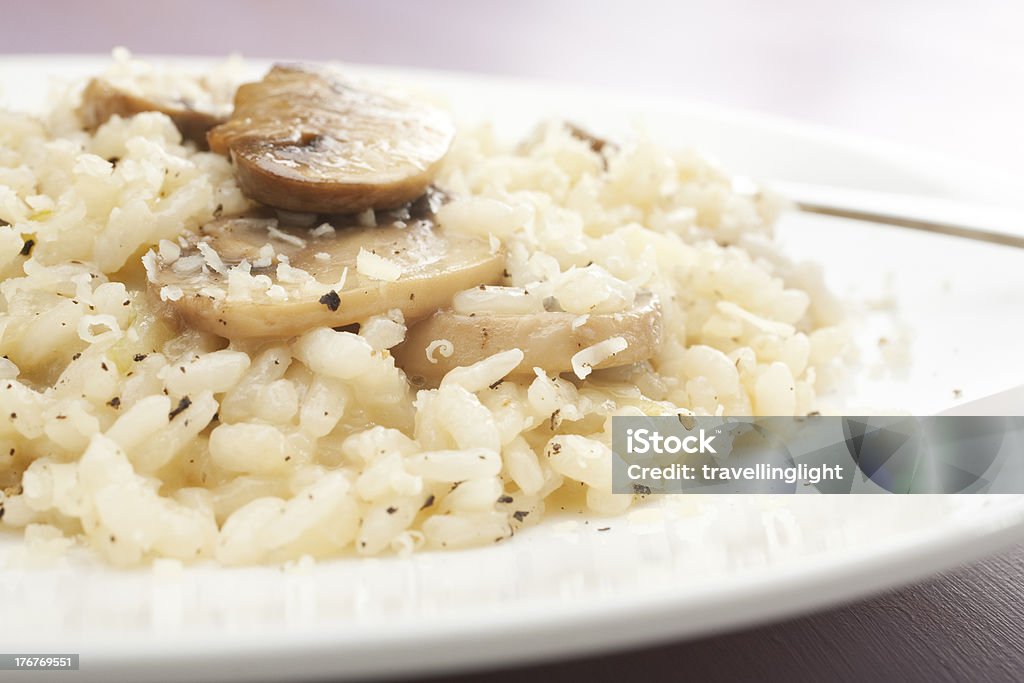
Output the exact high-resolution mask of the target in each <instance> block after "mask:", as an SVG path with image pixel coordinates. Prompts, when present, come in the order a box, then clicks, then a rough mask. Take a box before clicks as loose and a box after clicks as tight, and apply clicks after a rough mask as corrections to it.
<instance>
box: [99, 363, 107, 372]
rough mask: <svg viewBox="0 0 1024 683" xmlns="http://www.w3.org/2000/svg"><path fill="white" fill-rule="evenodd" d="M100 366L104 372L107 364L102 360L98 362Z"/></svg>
mask: <svg viewBox="0 0 1024 683" xmlns="http://www.w3.org/2000/svg"><path fill="white" fill-rule="evenodd" d="M100 368H102V369H103V372H106V371H107V364H106V363H103V362H100Z"/></svg>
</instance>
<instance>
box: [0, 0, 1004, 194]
mask: <svg viewBox="0 0 1024 683" xmlns="http://www.w3.org/2000/svg"><path fill="white" fill-rule="evenodd" d="M0 16H2V17H3V19H2V24H3V36H4V37H3V42H2V45H0V50H2V51H3V52H4V53H7V54H15V53H37V54H38V53H103V52H108V51H109V50H110V48H111V47H113V46H115V45H124V46H126V47H128V48H130V49H131V50H132V51H133V52H136V53H139V54H202V55H225V54H227V53H229V52H233V51H237V52H241V53H242V54H243V55H245V56H250V57H281V58H304V59H334V60H344V61H350V62H358V63H365V64H382V65H397V66H415V67H421V68H434V69H454V70H460V71H474V72H481V73H493V74H502V75H509V76H518V77H528V78H540V79H545V80H554V81H566V82H574V83H583V84H591V85H596V86H602V87H611V88H616V89H619V90H622V91H625V92H630V91H633V92H644V93H662V94H671V95H674V96H679V97H683V98H688V99H692V100H699V101H705V102H713V103H717V104H721V105H729V106H735V107H742V108H747V109H753V110H758V111H762V112H768V113H773V114H777V115H782V116H786V117H791V118H798V119H802V120H805V121H813V122H816V123H821V124H826V125H832V126H840V127H843V128H846V129H851V130H854V131H857V132H860V133H863V134H868V135H872V136H876V137H881V138H884V139H888V140H891V141H895V142H899V143H904V144H907V145H911V146H915V147H923V148H928V149H931V150H932V151H934V152H939V153H943V154H947V155H950V156H953V157H957V158H960V159H964V160H969V161H974V162H980V163H984V164H987V165H991V166H995V167H999V168H1001V169H1002V170H1004V171H1011V172H1014V173H1017V174H1019V175H1021V176H1024V125H1022V124H1024V87H1022V84H1024V39H1022V38H1021V27H1022V26H1024V2H1019V1H1017V0H972V1H971V2H966V1H955V0H859V1H844V2H816V1H814V0H774V1H772V2H764V1H762V0H714V1H704V2H667V1H666V0H629V1H628V2H627V1H611V0H590V1H586V0H517V1H516V2H507V3H498V2H479V1H476V2H474V1H473V0H419V1H415V0H373V1H372V2H371V1H367V0H362V1H351V0H337V1H331V0H253V1H249V2H243V1H241V0H219V1H217V2H210V1H209V0H176V1H175V2H167V3H157V2H133V1H124V0H90V1H89V2H81V1H77V0H34V1H33V2H31V3H29V2H24V1H22V0H0ZM0 68H3V67H2V66H0Z"/></svg>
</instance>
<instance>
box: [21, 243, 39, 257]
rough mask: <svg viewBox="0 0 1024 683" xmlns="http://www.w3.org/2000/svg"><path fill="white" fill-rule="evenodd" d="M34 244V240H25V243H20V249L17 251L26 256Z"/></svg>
mask: <svg viewBox="0 0 1024 683" xmlns="http://www.w3.org/2000/svg"><path fill="white" fill-rule="evenodd" d="M34 246H36V241H35V240H25V244H23V245H21V251H20V252H18V253H19V254H21V255H22V256H28V255H29V254H31V253H32V247H34Z"/></svg>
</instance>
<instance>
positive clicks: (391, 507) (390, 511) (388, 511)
mask: <svg viewBox="0 0 1024 683" xmlns="http://www.w3.org/2000/svg"><path fill="white" fill-rule="evenodd" d="M396 512H398V508H396V507H395V506H394V505H392V506H390V507H389V508H388V509H387V513H388V514H389V515H393V514H395V513H396Z"/></svg>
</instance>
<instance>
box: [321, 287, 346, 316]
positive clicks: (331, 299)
mask: <svg viewBox="0 0 1024 683" xmlns="http://www.w3.org/2000/svg"><path fill="white" fill-rule="evenodd" d="M320 303H322V304H323V305H324V306H326V307H327V308H328V310H331V311H336V310H338V307H339V306H341V297H340V296H338V293H337V292H336V291H334V290H333V289H332V290H331V291H329V292H327V293H326V294H324V295H323V296H322V297H320Z"/></svg>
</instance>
